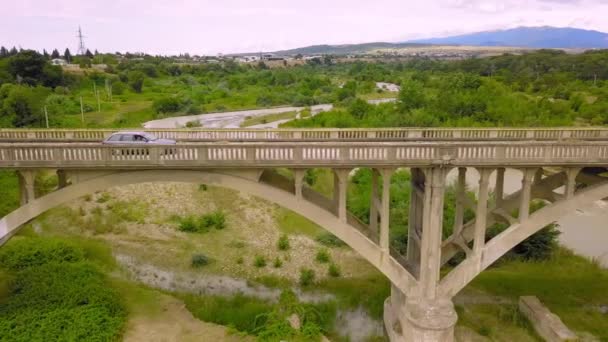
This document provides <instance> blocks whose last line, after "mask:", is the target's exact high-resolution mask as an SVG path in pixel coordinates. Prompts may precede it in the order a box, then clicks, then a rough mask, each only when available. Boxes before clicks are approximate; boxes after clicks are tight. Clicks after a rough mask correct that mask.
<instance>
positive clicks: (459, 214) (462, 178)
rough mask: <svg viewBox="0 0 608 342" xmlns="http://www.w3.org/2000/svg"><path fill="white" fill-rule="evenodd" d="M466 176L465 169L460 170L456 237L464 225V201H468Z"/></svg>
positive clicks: (455, 226) (455, 223)
mask: <svg viewBox="0 0 608 342" xmlns="http://www.w3.org/2000/svg"><path fill="white" fill-rule="evenodd" d="M466 176H467V169H466V168H465V167H459V168H458V182H457V183H456V211H455V213H454V230H453V231H454V235H455V236H456V235H459V234H460V232H461V231H462V227H463V224H464V201H465V199H466V194H465V190H466Z"/></svg>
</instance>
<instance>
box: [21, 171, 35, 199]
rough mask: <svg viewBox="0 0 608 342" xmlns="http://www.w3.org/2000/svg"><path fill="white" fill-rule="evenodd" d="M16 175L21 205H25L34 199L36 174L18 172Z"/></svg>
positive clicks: (32, 172)
mask: <svg viewBox="0 0 608 342" xmlns="http://www.w3.org/2000/svg"><path fill="white" fill-rule="evenodd" d="M18 175H19V190H20V195H21V205H25V204H27V203H29V202H31V201H33V200H35V199H36V193H35V191H34V189H35V187H34V182H35V179H36V172H35V171H32V170H22V171H19V172H18Z"/></svg>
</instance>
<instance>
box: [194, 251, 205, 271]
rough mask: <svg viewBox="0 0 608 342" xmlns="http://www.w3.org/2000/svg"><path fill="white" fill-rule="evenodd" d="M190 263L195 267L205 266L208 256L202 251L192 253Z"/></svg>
mask: <svg viewBox="0 0 608 342" xmlns="http://www.w3.org/2000/svg"><path fill="white" fill-rule="evenodd" d="M191 265H192V267H196V268H198V267H203V266H207V265H209V258H208V257H207V256H206V255H204V254H202V253H197V254H193V255H192V263H191Z"/></svg>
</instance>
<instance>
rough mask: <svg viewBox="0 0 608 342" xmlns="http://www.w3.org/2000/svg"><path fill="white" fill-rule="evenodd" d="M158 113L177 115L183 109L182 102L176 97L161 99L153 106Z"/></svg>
mask: <svg viewBox="0 0 608 342" xmlns="http://www.w3.org/2000/svg"><path fill="white" fill-rule="evenodd" d="M152 106H153V107H154V110H155V111H156V112H157V113H175V112H179V111H180V110H181V109H182V102H181V101H180V99H178V98H177V97H175V96H167V97H161V98H159V99H156V100H155V101H154V104H153V105H152Z"/></svg>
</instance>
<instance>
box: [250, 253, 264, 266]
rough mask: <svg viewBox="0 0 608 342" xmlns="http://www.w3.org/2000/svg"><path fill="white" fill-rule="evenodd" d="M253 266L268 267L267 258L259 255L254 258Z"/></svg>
mask: <svg viewBox="0 0 608 342" xmlns="http://www.w3.org/2000/svg"><path fill="white" fill-rule="evenodd" d="M253 266H255V267H258V268H262V267H266V258H264V257H263V256H261V255H257V256H256V257H255V259H254V260H253Z"/></svg>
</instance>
